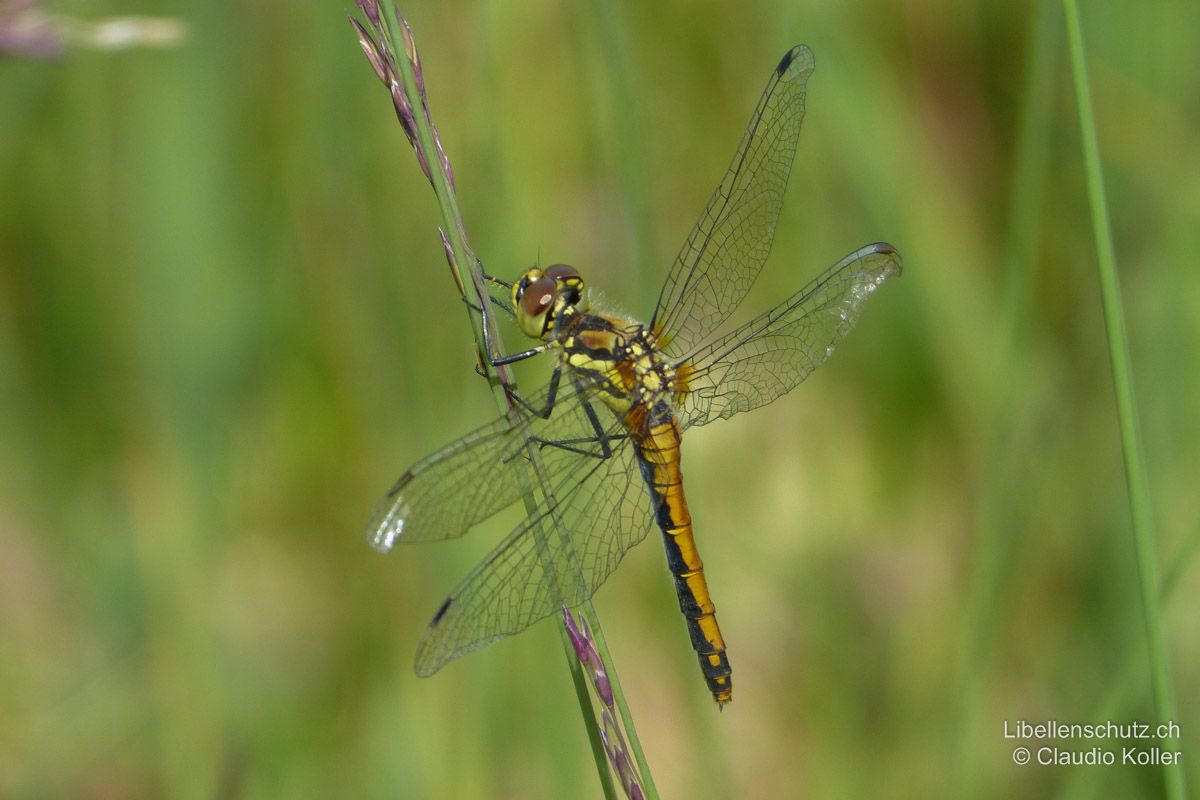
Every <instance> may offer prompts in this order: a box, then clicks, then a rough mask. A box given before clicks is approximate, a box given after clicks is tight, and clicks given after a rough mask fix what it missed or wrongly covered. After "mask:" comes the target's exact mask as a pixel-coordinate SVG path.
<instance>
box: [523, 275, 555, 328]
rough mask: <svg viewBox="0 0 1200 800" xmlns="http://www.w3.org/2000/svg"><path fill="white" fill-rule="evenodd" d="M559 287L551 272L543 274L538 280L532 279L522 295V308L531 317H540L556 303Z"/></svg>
mask: <svg viewBox="0 0 1200 800" xmlns="http://www.w3.org/2000/svg"><path fill="white" fill-rule="evenodd" d="M557 294H558V287H557V285H556V284H555V282H554V278H553V277H552V276H551V275H550V274H549V273H547V274H545V275H542V277H540V278H538V279H537V280H536V281H530V283H529V285H528V286H526V287H525V291H524V293H523V294H522V295H521V310H523V311H524V312H525V313H526V314H527V315H528V316H530V317H539V316H541V315H542V314H544V313H546V309H548V308H549V307H550V306H552V305H554V298H555V297H556V296H557Z"/></svg>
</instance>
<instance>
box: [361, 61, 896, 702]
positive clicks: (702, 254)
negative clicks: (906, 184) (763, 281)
mask: <svg viewBox="0 0 1200 800" xmlns="http://www.w3.org/2000/svg"><path fill="white" fill-rule="evenodd" d="M812 71H813V57H812V53H811V52H810V51H809V49H808V48H807V47H804V46H803V45H800V46H797V47H794V48H792V49H791V50H789V51H788V52H787V53H786V54H785V55H784V57H783V59H782V60H781V61H780V62H779V65H778V66H777V67H776V68H775V71H774V72H773V73H772V74H771V78H770V80H769V81H768V83H767V87H766V90H765V91H764V92H763V95H762V97H761V99H760V100H759V102H758V107H757V108H756V109H755V110H754V114H753V116H752V117H751V119H750V125H749V127H748V128H747V129H746V132H745V134H744V135H743V137H742V140H741V143H740V144H739V145H738V149H737V152H736V153H735V154H734V156H733V162H732V163H731V164H730V166H729V169H728V171H727V172H726V173H725V177H724V179H723V180H722V181H721V183H720V185H719V186H718V187H717V189H716V191H715V192H714V193H713V195H712V197H711V198H710V199H709V201H708V205H707V206H706V207H705V209H704V213H703V214H701V215H700V220H699V221H698V222H697V223H696V226H695V227H694V228H693V229H692V232H691V234H690V235H689V236H688V238H687V242H686V243H685V244H684V246H683V249H682V250H681V251H680V253H679V255H678V257H677V258H676V259H675V263H674V265H673V266H672V267H671V272H670V274H669V275H668V276H667V280H666V283H665V284H664V285H663V288H662V291H661V293H660V294H659V298H658V305H657V307H656V308H655V310H654V316H653V317H652V318H651V320H650V323H649V324H648V325H643V324H641V323H639V322H635V321H632V320H629V319H624V318H622V317H618V316H614V315H611V314H606V313H603V312H601V311H599V310H597V309H595V308H593V307H592V305H591V304H590V303H589V302H588V299H587V296H586V293H585V291H584V284H583V279H582V278H581V277H580V275H579V273H578V272H577V271H576V270H575V269H574V268H572V267H569V266H566V265H562V264H558V265H554V266H551V267H548V268H546V269H544V270H543V269H541V268H536V267H535V268H532V269H530V270H527V271H526V272H525V273H524V274H523V275H522V276H521V277H520V279H519V280H517V281H516V282H515V283H513V284H511V286H510V289H511V294H510V299H511V303H512V307H511V309H510V310H511V311H512V312H513V313H514V314H515V317H516V322H517V324H518V326H519V327H520V329H521V330H522V332H524V333H525V334H527V335H528V336H530V337H533V338H535V339H539V340H540V341H541V344H540V345H538V346H536V347H533V348H531V349H529V350H526V351H524V352H521V353H516V354H513V355H509V356H500V357H493V363H495V364H496V365H499V364H504V363H510V362H513V361H517V360H520V359H523V358H528V357H532V356H534V355H537V354H538V353H541V352H543V351H547V350H549V351H553V352H554V353H555V354H556V357H557V360H556V366H555V369H554V372H553V373H552V376H551V379H550V381H549V383H548V384H547V385H546V386H545V387H543V388H542V389H541V390H540V391H539V392H537V393H534V394H532V395H525V396H515V395H514V397H515V399H516V400H518V402H516V403H514V404H513V407H512V408H511V409H510V411H509V412H508V413H507V414H506V415H505V416H502V417H500V418H499V419H497V420H496V421H494V422H492V423H490V424H488V425H485V426H484V427H482V428H480V429H478V430H476V431H474V432H473V433H470V434H468V435H467V436H464V437H463V438H461V439H459V440H458V441H456V442H453V443H451V444H449V445H447V446H446V447H444V448H442V449H441V450H438V451H437V452H435V453H433V454H432V455H430V456H428V457H426V458H424V459H422V460H421V461H419V462H417V463H416V464H415V465H413V466H412V468H410V469H409V470H408V471H407V472H405V473H404V474H403V475H402V476H401V477H400V479H399V481H397V482H396V484H395V485H394V486H393V487H392V489H391V491H389V492H388V494H387V496H386V497H385V498H384V500H383V501H382V502H381V503H380V505H379V507H378V508H377V509H376V511H375V514H374V516H373V518H372V520H371V523H370V525H369V528H368V531H367V535H368V538H369V540H370V542H371V543H372V545H373V546H374V547H375V548H376V549H378V550H381V551H385V552H386V551H388V550H390V549H391V548H392V547H393V546H394V545H395V544H397V543H406V542H424V541H431V540H440V539H450V538H454V537H458V536H462V535H463V534H464V533H466V532H467V531H468V530H469V529H470V528H471V527H472V526H474V525H475V524H477V523H479V522H481V521H483V520H485V519H487V518H488V517H490V516H492V515H493V514H496V513H497V512H499V511H501V510H503V509H505V508H507V507H508V506H510V505H512V504H514V503H516V502H517V501H519V500H521V499H522V498H527V499H528V498H533V503H532V504H527V509H529V512H530V513H528V514H527V516H526V518H525V520H524V521H523V522H522V523H521V524H520V525H518V526H517V527H516V528H515V529H514V530H513V531H512V532H511V533H509V534H508V535H507V536H506V537H505V538H504V540H503V541H502V542H501V543H500V544H499V546H497V547H496V548H495V549H494V550H493V551H492V552H491V553H490V554H489V555H488V556H487V557H486V558H485V559H484V560H483V561H482V562H481V563H480V564H479V565H478V566H476V567H475V568H474V569H473V570H472V571H471V573H470V574H469V575H468V576H467V577H466V578H465V579H464V580H463V581H462V583H460V584H459V585H458V587H457V588H455V589H454V591H453V592H452V593H451V594H450V596H449V597H448V598H447V599H446V601H445V602H444V603H442V605H441V607H440V608H439V609H438V611H437V613H436V614H435V615H434V617H433V621H432V622H431V623H430V625H429V627H428V629H427V630H426V631H425V634H424V636H423V637H422V639H421V642H420V645H419V646H418V649H417V657H416V670H417V673H418V674H420V675H430V674H432V673H434V672H436V671H437V670H438V669H440V668H441V667H442V665H444V664H445V663H446V662H447V661H449V660H450V659H452V658H457V657H458V656H461V655H463V654H465V653H468V652H470V651H471V650H475V649H477V648H479V647H483V646H484V645H486V644H488V643H490V642H492V641H494V640H496V639H499V638H502V637H504V636H508V635H510V634H514V633H518V632H519V631H522V630H524V629H525V628H527V627H528V626H529V625H531V624H533V623H534V622H536V621H538V620H539V619H542V618H543V617H546V616H549V615H550V614H552V613H553V612H555V611H556V610H558V609H559V608H560V607H562V606H573V605H577V604H579V603H581V602H583V601H584V600H585V599H587V598H588V597H590V596H591V595H592V593H593V592H595V591H596V589H597V588H598V587H599V586H600V584H601V583H603V582H604V580H605V579H606V578H607V577H608V576H609V575H610V574H611V573H612V571H613V570H614V569H616V567H617V564H618V563H620V561H621V558H622V557H623V556H624V555H625V553H626V551H628V550H629V549H630V548H631V547H633V546H634V545H635V544H637V543H638V542H640V541H641V540H642V539H644V538H645V536H646V533H647V532H648V531H649V529H650V528H651V526H652V525H653V524H655V523H657V526H658V528H659V529H660V530H661V531H662V534H663V541H664V543H665V545H666V551H667V565H668V567H669V568H670V571H671V574H672V575H673V576H674V579H675V588H676V592H677V594H678V596H679V606H680V609H681V610H682V612H683V615H684V617H685V618H686V621H687V627H688V633H689V635H690V637H691V641H692V646H693V647H694V649H695V650H696V652H697V654H698V656H699V660H700V667H701V671H702V672H703V675H704V679H705V682H706V683H707V685H708V688H709V690H710V691H711V692H712V695H713V697H714V699H715V700H716V701H717V703H718V704H722V705H723V704H724V703H726V702H728V701H729V700H730V699H731V698H732V691H733V690H732V678H731V670H730V667H729V660H728V658H727V656H726V653H725V641H724V638H723V637H722V635H721V631H720V628H719V627H718V626H717V619H716V616H715V607H714V605H713V602H712V599H711V598H710V596H709V591H708V585H707V582H706V580H705V577H704V566H703V564H702V562H701V560H700V555H699V552H698V550H697V547H696V540H695V537H694V536H693V532H692V521H691V517H690V515H689V513H688V505H687V500H686V498H685V496H684V490H683V478H682V474H681V472H680V443H681V437H682V434H683V433H684V431H686V430H688V429H689V428H693V427H698V426H700V425H705V424H707V423H709V422H712V421H713V420H716V419H724V418H728V417H730V416H732V415H734V414H736V413H738V412H741V411H748V410H750V409H752V408H757V407H759V406H762V405H765V404H766V403H769V402H771V401H773V400H775V399H776V398H777V397H779V396H780V395H782V394H784V393H785V392H788V391H790V390H791V389H792V388H793V387H795V386H796V385H797V384H799V383H800V382H801V381H803V380H804V379H805V378H806V377H808V375H809V373H811V372H812V371H813V370H814V369H816V368H817V366H819V365H820V364H821V363H822V362H824V361H825V359H826V358H828V357H829V355H830V353H832V352H833V348H834V346H835V345H836V344H837V343H838V342H839V341H841V339H842V337H844V336H845V335H846V334H847V333H848V332H849V331H850V329H851V327H853V325H854V323H855V321H856V320H857V319H858V316H859V314H860V313H861V312H862V308H863V305H864V303H865V302H866V300H867V298H868V297H870V296H871V293H872V292H873V291H874V290H875V289H876V288H877V287H878V286H879V285H880V284H882V283H883V282H884V281H885V280H887V279H888V278H891V277H893V276H896V275H899V274H900V269H901V262H900V255H899V254H898V253H897V252H896V250H895V248H893V247H892V246H891V245H887V244H882V243H877V244H872V245H867V246H866V247H863V248H861V249H859V250H857V251H855V252H853V253H851V254H850V255H848V256H846V257H845V258H843V259H842V260H841V261H839V262H838V263H836V264H834V265H833V266H832V267H830V268H829V269H828V270H826V271H825V272H824V273H823V274H821V275H820V276H818V277H817V278H816V279H815V280H813V281H812V282H811V283H809V284H808V285H807V286H805V287H804V288H803V289H801V290H800V291H799V292H797V293H796V294H794V295H792V296H791V297H789V298H788V299H787V300H785V301H783V302H782V303H781V304H779V305H778V306H776V307H775V308H773V309H771V310H770V311H768V312H766V313H765V314H762V315H761V316H758V317H756V318H754V319H752V320H750V321H749V322H747V323H745V324H744V325H741V326H740V327H738V328H736V329H735V330H733V331H731V332H729V333H726V334H724V335H719V336H718V335H714V334H716V332H717V329H718V328H719V327H720V326H721V325H722V323H724V322H725V321H726V320H727V319H728V318H729V316H730V314H732V313H733V311H734V309H736V308H737V307H738V305H739V303H740V302H741V301H742V299H743V297H745V295H746V293H747V292H748V291H749V289H750V287H751V285H752V284H753V283H754V281H755V279H756V278H757V276H758V273H759V271H760V270H761V269H762V266H763V263H764V262H765V261H766V259H767V255H768V253H769V252H770V250H771V242H772V240H773V238H774V235H775V226H776V224H777V223H778V220H779V212H780V209H781V207H782V205H783V196H784V190H785V189H786V187H787V182H788V175H789V174H790V172H791V167H792V158H793V156H794V154H795V149H796V141H797V138H798V136H799V132H800V125H801V122H802V120H803V119H804V103H805V87H806V84H807V81H808V78H809V76H810V75H811V74H812ZM493 280H494V279H493ZM504 285H506V286H507V284H504ZM488 347H489V349H491V347H492V345H491V343H489V344H488Z"/></svg>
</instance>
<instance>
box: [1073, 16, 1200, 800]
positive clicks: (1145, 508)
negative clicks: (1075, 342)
mask: <svg viewBox="0 0 1200 800" xmlns="http://www.w3.org/2000/svg"><path fill="white" fill-rule="evenodd" d="M1063 11H1064V14H1065V16H1066V24H1067V41H1068V44H1069V47H1070V55H1071V72H1072V75H1073V77H1074V81H1075V99H1076V103H1077V104H1078V109H1079V130H1080V137H1081V139H1082V146H1083V159H1084V169H1085V171H1086V175H1087V189H1088V204H1089V206H1090V207H1091V213H1092V231H1093V234H1094V235H1095V239H1096V267H1097V272H1098V274H1099V278H1100V296H1101V302H1102V304H1103V311H1104V327H1105V330H1106V332H1107V335H1108V353H1109V360H1110V362H1111V365H1112V372H1113V389H1114V392H1115V395H1116V402H1117V424H1118V426H1119V429H1120V435H1121V451H1122V454H1123V456H1124V461H1125V482H1126V487H1127V489H1128V492H1129V511H1130V517H1131V522H1132V532H1133V546H1134V553H1135V561H1136V563H1137V578H1138V585H1139V589H1140V593H1141V600H1142V614H1143V617H1144V619H1145V625H1146V655H1147V658H1148V660H1149V666H1150V686H1151V692H1152V694H1153V699H1154V713H1155V716H1156V717H1157V721H1158V722H1166V721H1168V720H1174V719H1175V703H1174V699H1173V697H1172V689H1171V679H1170V672H1169V669H1168V666H1167V653H1166V645H1165V643H1164V641H1163V634H1162V611H1161V608H1160V603H1159V579H1158V567H1157V562H1156V553H1155V533H1154V520H1153V518H1152V513H1151V506H1150V490H1149V486H1148V483H1147V479H1146V472H1145V465H1144V460H1143V456H1142V444H1141V438H1140V436H1139V433H1138V427H1139V426H1138V420H1137V407H1136V404H1135V400H1134V390H1133V377H1132V367H1131V363H1130V356H1129V340H1128V337H1127V335H1126V332H1125V318H1124V312H1123V310H1122V306H1121V290H1120V284H1119V281H1118V278H1117V269H1116V262H1115V257H1114V255H1113V240H1112V227H1111V224H1110V221H1109V217H1108V201H1107V199H1106V197H1105V192H1104V176H1103V173H1102V170H1101V164H1100V147H1099V143H1098V140H1097V136H1096V121H1095V115H1094V113H1093V110H1092V100H1091V89H1090V88H1089V86H1088V77H1087V66H1086V60H1085V58H1084V47H1083V30H1082V28H1081V26H1080V22H1079V9H1078V6H1077V4H1076V2H1075V0H1063ZM1169 745H1170V742H1164V743H1163V746H1164V747H1168V746H1169ZM1163 778H1164V780H1165V782H1166V793H1167V797H1168V798H1171V800H1182V799H1183V798H1184V797H1186V796H1187V789H1186V786H1185V783H1184V776H1183V770H1182V768H1181V766H1180V765H1178V764H1169V765H1164V766H1163Z"/></svg>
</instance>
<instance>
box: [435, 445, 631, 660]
mask: <svg viewBox="0 0 1200 800" xmlns="http://www.w3.org/2000/svg"><path fill="white" fill-rule="evenodd" d="M618 430H619V426H615V428H614V431H613V433H614V434H615V433H617V431H618ZM613 448H614V450H613V453H612V455H611V456H610V457H609V458H606V459H594V458H587V457H583V458H581V459H579V461H577V462H576V463H575V464H574V465H573V468H572V469H571V471H570V472H569V473H568V474H566V475H564V476H562V477H561V479H559V480H556V481H552V484H553V485H552V490H551V491H550V492H549V493H548V494H547V495H546V499H543V500H542V502H541V503H540V504H539V509H538V511H537V513H536V514H534V515H531V516H530V517H529V518H527V519H526V520H525V521H523V522H522V523H521V524H520V525H518V526H517V527H516V528H515V529H514V530H513V531H512V532H511V533H510V534H509V535H508V536H506V537H505V538H504V540H503V541H502V542H501V543H500V545H499V546H498V547H496V549H495V550H493V551H492V552H491V554H490V555H488V557H487V558H486V559H484V560H483V561H482V562H481V563H480V564H479V565H478V566H476V567H475V568H474V569H473V570H472V571H471V573H470V574H469V575H467V577H466V578H465V579H463V581H462V582H461V583H460V584H459V585H458V586H457V587H456V588H455V589H454V591H453V592H452V593H451V594H450V597H448V598H447V599H446V602H445V603H444V604H443V605H442V607H441V609H439V610H438V612H437V614H436V615H435V616H434V618H433V621H432V622H431V623H430V625H429V627H428V628H427V629H426V631H425V635H424V636H423V637H422V638H421V643H420V644H419V645H418V647H417V659H416V671H417V674H418V675H432V674H433V673H434V672H436V671H437V670H439V669H441V667H442V665H444V664H445V663H446V662H447V661H449V660H450V659H452V658H458V657H459V656H462V655H464V654H466V653H469V652H471V651H472V650H477V649H479V648H480V647H483V646H484V645H486V644H489V643H490V642H493V641H495V640H496V639H500V638H503V637H505V636H511V635H512V634H514V633H519V632H520V631H523V630H525V628H527V627H529V626H530V625H532V624H533V623H534V622H537V621H538V620H540V619H542V618H544V617H546V616H549V615H550V614H553V613H554V612H555V611H556V610H558V609H559V607H560V606H563V605H566V606H574V605H578V604H579V603H581V602H583V601H584V600H585V599H586V598H588V597H590V596H591V595H592V593H593V592H595V591H596V589H597V588H598V587H599V586H600V584H602V583H603V582H604V580H605V579H606V578H607V577H608V576H609V575H611V574H612V572H613V570H615V569H616V568H617V565H618V564H619V563H620V561H621V558H622V557H623V556H624V555H625V553H626V551H628V550H629V548H631V547H633V546H634V545H635V544H637V543H638V542H640V541H641V540H642V539H644V538H645V537H646V532H647V531H648V530H649V529H650V527H651V525H652V523H653V519H654V517H653V514H652V513H651V509H650V505H651V503H650V494H649V492H648V490H647V489H646V486H645V484H644V483H643V481H642V478H641V475H640V472H639V470H638V465H637V462H636V458H635V456H634V448H633V447H631V446H630V444H629V440H628V439H617V440H615V441H614V443H613ZM551 498H552V499H551Z"/></svg>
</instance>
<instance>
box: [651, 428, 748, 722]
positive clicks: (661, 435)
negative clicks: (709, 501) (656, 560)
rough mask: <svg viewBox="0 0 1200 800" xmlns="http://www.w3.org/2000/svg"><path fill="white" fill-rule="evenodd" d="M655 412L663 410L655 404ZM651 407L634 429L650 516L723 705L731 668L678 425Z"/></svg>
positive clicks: (712, 686)
mask: <svg viewBox="0 0 1200 800" xmlns="http://www.w3.org/2000/svg"><path fill="white" fill-rule="evenodd" d="M657 411H662V412H666V409H665V408H661V409H659V408H656V409H655V412H657ZM655 412H651V413H650V414H648V415H647V416H648V417H649V418H650V419H651V420H653V421H651V422H649V423H648V424H647V425H646V426H645V427H644V428H643V429H642V431H641V432H640V433H635V434H634V435H635V439H636V442H637V451H638V464H639V466H640V467H641V471H642V477H643V478H644V479H645V481H646V485H647V487H648V488H649V490H650V496H651V499H652V500H653V503H654V513H655V520H656V522H657V523H658V527H659V528H660V529H661V530H662V534H663V544H664V546H665V547H666V551H667V567H668V568H669V569H670V571H671V575H672V577H674V579H675V593H676V595H677V596H678V597H679V610H680V611H681V612H683V616H684V619H685V620H686V621H687V627H688V636H689V638H690V639H691V641H692V649H694V650H695V651H696V654H697V656H698V657H699V660H700V671H701V673H702V674H703V675H704V681H705V683H706V684H708V689H709V691H710V692H712V696H713V699H714V700H716V701H717V703H718V705H724V704H725V703H728V702H729V701H730V700H731V699H732V697H733V681H732V678H731V675H732V670H731V669H730V666H729V659H728V657H727V656H726V654H725V639H724V638H723V637H722V636H721V629H720V627H719V626H718V625H717V617H716V606H715V605H714V604H713V602H712V598H711V596H710V595H709V592H708V581H707V580H706V579H705V577H704V562H703V561H701V559H700V551H699V550H698V549H697V547H696V537H695V534H694V533H693V531H692V517H691V514H690V513H689V512H688V506H687V497H686V496H685V495H684V492H683V473H682V472H681V470H680V456H679V443H680V433H679V425H678V423H677V422H676V421H675V419H674V417H672V416H671V415H670V414H669V412H666V413H655Z"/></svg>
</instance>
